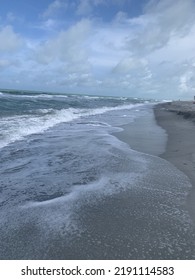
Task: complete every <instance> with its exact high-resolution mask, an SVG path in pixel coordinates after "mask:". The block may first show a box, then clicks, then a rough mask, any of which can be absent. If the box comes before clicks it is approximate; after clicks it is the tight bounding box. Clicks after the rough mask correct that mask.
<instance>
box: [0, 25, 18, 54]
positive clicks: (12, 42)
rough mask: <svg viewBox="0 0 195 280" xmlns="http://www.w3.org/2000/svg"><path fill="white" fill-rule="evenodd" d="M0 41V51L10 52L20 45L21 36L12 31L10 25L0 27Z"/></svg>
mask: <svg viewBox="0 0 195 280" xmlns="http://www.w3.org/2000/svg"><path fill="white" fill-rule="evenodd" d="M0 42H1V43H0V51H1V52H12V51H15V50H17V49H18V48H19V47H21V45H22V39H21V37H20V36H19V35H18V34H17V33H15V32H14V31H13V28H12V26H10V25H7V26H4V27H2V28H0Z"/></svg>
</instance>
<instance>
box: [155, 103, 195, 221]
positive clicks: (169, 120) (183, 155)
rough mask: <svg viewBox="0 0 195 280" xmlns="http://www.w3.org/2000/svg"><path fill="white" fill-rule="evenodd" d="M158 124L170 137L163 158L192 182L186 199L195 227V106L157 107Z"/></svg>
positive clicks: (163, 105) (174, 105)
mask: <svg viewBox="0 0 195 280" xmlns="http://www.w3.org/2000/svg"><path fill="white" fill-rule="evenodd" d="M154 114H155V118H156V122H157V124H158V125H159V126H161V127H162V128H163V129H164V130H165V131H166V132H167V135H168V139H167V145H166V150H165V152H164V153H162V154H161V155H160V157H161V158H164V159H165V160H167V161H169V162H171V163H172V164H173V165H174V166H175V167H177V168H178V169H179V170H180V171H182V172H183V173H184V174H185V175H186V176H187V177H188V178H189V180H190V182H191V185H192V188H191V190H190V192H189V194H188V196H187V198H186V208H187V210H188V212H189V214H190V217H191V219H192V221H193V223H194V224H195V140H194V139H195V125H194V122H193V121H194V117H195V104H193V103H192V102H185V101H177V102H169V103H161V104H158V105H156V106H155V107H154Z"/></svg>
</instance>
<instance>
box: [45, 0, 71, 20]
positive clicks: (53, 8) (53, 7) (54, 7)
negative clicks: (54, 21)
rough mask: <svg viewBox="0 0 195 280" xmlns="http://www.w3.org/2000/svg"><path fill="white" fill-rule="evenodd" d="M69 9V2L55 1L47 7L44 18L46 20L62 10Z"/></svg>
mask: <svg viewBox="0 0 195 280" xmlns="http://www.w3.org/2000/svg"><path fill="white" fill-rule="evenodd" d="M67 7H68V3H67V1H63V0H55V1H53V2H52V3H51V4H50V5H49V6H48V7H47V9H46V10H45V11H44V13H43V14H42V16H43V17H46V18H47V17H50V16H53V15H55V13H56V12H57V11H59V10H60V9H66V8H67Z"/></svg>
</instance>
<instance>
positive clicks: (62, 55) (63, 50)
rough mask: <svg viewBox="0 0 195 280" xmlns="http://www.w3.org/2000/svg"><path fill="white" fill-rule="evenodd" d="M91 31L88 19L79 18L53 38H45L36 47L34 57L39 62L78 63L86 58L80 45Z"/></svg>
mask: <svg viewBox="0 0 195 280" xmlns="http://www.w3.org/2000/svg"><path fill="white" fill-rule="evenodd" d="M90 31H91V24H90V21H89V20H85V19H84V20H81V21H80V22H78V23H76V24H75V25H73V26H72V27H71V28H69V29H68V30H66V31H60V32H59V33H58V35H57V36H56V37H55V38H51V39H49V40H46V42H44V43H42V44H40V46H38V47H37V49H36V51H35V54H34V59H35V60H36V62H38V63H41V64H49V63H52V62H55V61H56V60H59V61H61V62H63V63H65V62H69V63H78V62H80V61H82V62H83V60H84V59H86V52H85V50H84V47H83V46H82V45H83V44H84V43H85V40H86V38H87V37H88V35H89V33H90Z"/></svg>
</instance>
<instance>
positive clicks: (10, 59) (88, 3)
mask: <svg viewBox="0 0 195 280" xmlns="http://www.w3.org/2000/svg"><path fill="white" fill-rule="evenodd" d="M0 6H1V9H0V88H13V89H29V90H44V91H55V92H70V93H84V94H100V95H121V96H134V97H145V98H147V97H150V98H158V99H164V98H166V99H167V98H168V99H173V98H174V99H178V98H181V99H192V98H193V96H194V95H195V16H194V15H195V1H194V0H185V1H184V0H139V1H138V0H71V1H70V0H40V1H35V0H17V1H13V0H0Z"/></svg>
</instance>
